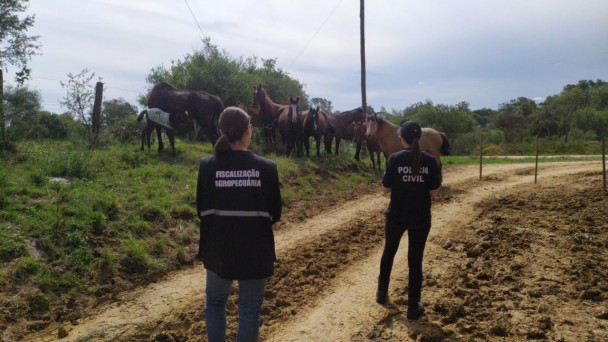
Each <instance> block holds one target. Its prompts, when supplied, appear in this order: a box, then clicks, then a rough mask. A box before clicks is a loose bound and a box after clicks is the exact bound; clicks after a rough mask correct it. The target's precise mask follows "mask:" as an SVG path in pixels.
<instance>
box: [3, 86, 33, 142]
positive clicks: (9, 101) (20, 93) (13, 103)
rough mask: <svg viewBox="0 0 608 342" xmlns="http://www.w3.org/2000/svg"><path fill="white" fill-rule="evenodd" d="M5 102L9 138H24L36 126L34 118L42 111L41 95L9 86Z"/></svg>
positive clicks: (23, 88)
mask: <svg viewBox="0 0 608 342" xmlns="http://www.w3.org/2000/svg"><path fill="white" fill-rule="evenodd" d="M4 101H5V107H4V115H5V122H6V127H7V128H6V131H7V137H9V138H10V140H15V139H20V138H23V137H24V136H25V135H26V134H25V132H27V131H29V130H30V129H31V127H32V126H34V125H35V122H34V121H35V120H34V119H33V118H34V117H35V115H36V113H37V112H38V111H40V93H39V92H38V91H33V90H30V89H29V88H28V87H13V86H8V87H6V91H5V93H4Z"/></svg>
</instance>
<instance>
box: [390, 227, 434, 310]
mask: <svg viewBox="0 0 608 342" xmlns="http://www.w3.org/2000/svg"><path fill="white" fill-rule="evenodd" d="M406 230H407V232H408V234H407V235H408V248H407V264H408V267H409V277H408V304H409V305H416V304H417V303H418V301H420V295H421V292H422V258H423V255H424V246H425V245H426V239H427V237H428V236H429V231H430V230H431V225H430V223H429V224H428V225H422V226H410V227H406V226H404V225H397V224H392V223H389V222H387V223H386V224H385V225H384V252H382V259H381V260H380V276H379V277H378V280H379V281H380V282H383V283H386V284H388V283H389V281H390V278H391V270H392V268H393V261H394V260H395V254H396V253H397V249H398V248H399V242H400V241H401V237H402V236H403V233H405V231H406Z"/></svg>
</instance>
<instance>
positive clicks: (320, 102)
mask: <svg viewBox="0 0 608 342" xmlns="http://www.w3.org/2000/svg"><path fill="white" fill-rule="evenodd" d="M309 106H310V107H320V108H321V110H322V111H323V112H325V113H326V114H331V113H333V111H334V106H333V105H332V104H331V101H329V100H327V99H324V98H321V97H313V98H312V99H310V104H309Z"/></svg>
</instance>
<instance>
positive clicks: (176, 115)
mask: <svg viewBox="0 0 608 342" xmlns="http://www.w3.org/2000/svg"><path fill="white" fill-rule="evenodd" d="M147 107H148V108H158V109H160V110H162V111H163V112H167V113H169V123H170V126H171V127H175V126H176V125H177V124H180V123H190V122H193V123H195V124H198V125H199V126H200V127H202V129H203V132H204V133H205V136H206V137H207V139H209V140H210V141H211V143H212V144H215V142H216V141H217V139H218V138H219V130H218V126H217V125H218V120H219V117H220V114H221V113H222V111H223V110H224V103H223V102H222V100H221V99H220V98H219V97H217V96H215V95H212V94H209V93H207V92H204V91H201V90H180V89H177V88H175V87H173V86H172V85H170V84H168V83H167V82H160V83H157V84H155V85H154V87H152V90H150V93H149V94H148V103H147ZM144 115H145V113H144V112H143V111H142V113H140V114H139V116H138V118H137V120H138V121H140V120H141V118H142V117H143V116H144ZM148 125H153V126H154V128H156V130H157V136H158V152H159V153H160V152H161V151H162V150H163V149H164V145H163V142H162V140H161V134H160V130H161V125H160V124H158V123H155V122H152V123H151V121H150V120H148V123H147V125H146V129H145V131H146V132H148V133H147V134H148V136H149V133H150V132H151V130H152V129H151V128H150V127H148ZM195 127H196V125H195ZM165 132H166V133H167V137H168V138H169V143H170V144H171V149H172V150H173V155H174V156H175V154H176V153H175V134H174V132H173V129H170V128H168V127H165ZM142 148H143V145H142Z"/></svg>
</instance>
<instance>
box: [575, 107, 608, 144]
mask: <svg viewBox="0 0 608 342" xmlns="http://www.w3.org/2000/svg"><path fill="white" fill-rule="evenodd" d="M574 121H575V123H576V125H577V126H578V127H579V128H580V129H582V130H584V131H592V132H594V133H595V134H596V135H597V137H598V139H601V138H602V137H605V136H606V135H607V134H608V109H604V110H601V109H595V108H590V107H587V108H583V109H579V110H577V111H576V113H575V115H574Z"/></svg>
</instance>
